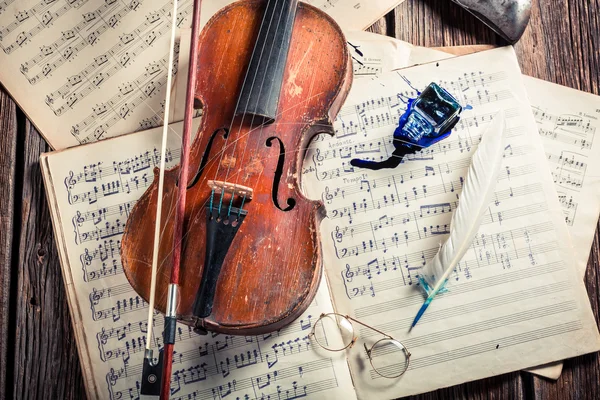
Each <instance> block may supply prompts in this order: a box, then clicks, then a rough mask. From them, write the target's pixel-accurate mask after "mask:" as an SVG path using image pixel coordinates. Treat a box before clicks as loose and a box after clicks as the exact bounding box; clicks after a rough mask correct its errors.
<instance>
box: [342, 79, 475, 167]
mask: <svg viewBox="0 0 600 400" xmlns="http://www.w3.org/2000/svg"><path fill="white" fill-rule="evenodd" d="M462 109H463V108H462V106H461V105H460V104H459V103H458V101H457V100H456V99H455V98H454V97H453V96H452V95H451V94H450V93H448V91H446V89H444V88H443V87H441V86H439V85H438V84H436V83H434V82H432V83H430V84H429V86H427V87H426V88H425V90H423V92H422V93H419V96H418V97H417V98H416V99H409V100H408V102H407V107H406V111H405V112H404V114H402V116H401V117H400V121H399V123H398V127H397V128H396V130H395V131H394V147H395V150H394V152H393V153H392V156H391V157H390V158H389V159H387V160H385V161H381V162H375V161H367V160H359V159H353V160H351V161H350V164H351V165H352V166H355V167H359V168H368V169H373V170H378V169H382V168H395V167H396V166H398V165H399V164H400V163H401V162H402V159H403V158H404V156H405V155H407V154H412V153H415V152H417V151H419V150H421V149H423V148H425V147H429V146H431V145H433V144H435V143H437V142H439V141H440V140H442V139H445V138H447V137H448V136H450V133H451V130H452V128H454V126H455V125H456V124H457V123H458V121H459V119H460V113H461V112H462Z"/></svg>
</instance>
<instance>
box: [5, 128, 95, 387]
mask: <svg viewBox="0 0 600 400" xmlns="http://www.w3.org/2000/svg"><path fill="white" fill-rule="evenodd" d="M24 136H25V137H24V146H23V149H22V150H23V163H24V174H23V177H22V179H23V182H22V193H20V194H19V198H20V199H22V206H21V215H20V216H18V217H17V218H20V221H19V222H20V225H21V232H20V237H19V254H18V264H17V265H18V271H13V279H17V292H18V296H17V299H16V304H15V305H14V306H15V307H16V321H15V327H14V329H16V335H15V337H16V343H14V344H11V345H14V346H15V351H14V354H15V359H14V371H15V372H14V389H13V395H14V398H17V399H84V398H85V391H84V386H83V379H82V376H81V369H80V366H79V359H78V356H77V348H76V343H75V339H74V334H73V329H72V328H71V321H70V317H69V311H68V308H67V300H66V294H65V289H64V284H63V280H62V275H61V270H60V263H59V259H58V254H57V251H56V247H55V244H54V235H53V231H52V225H51V221H50V213H49V209H48V204H47V202H46V197H45V192H44V184H43V181H42V174H41V169H40V166H39V163H38V159H39V156H40V154H41V153H42V152H45V151H49V150H50V148H49V147H48V146H47V145H46V143H45V142H44V140H43V139H42V137H41V136H40V135H39V134H38V132H37V131H36V130H35V129H34V128H33V126H32V125H31V124H30V123H29V121H27V122H26V127H25V133H24ZM15 256H16V255H15Z"/></svg>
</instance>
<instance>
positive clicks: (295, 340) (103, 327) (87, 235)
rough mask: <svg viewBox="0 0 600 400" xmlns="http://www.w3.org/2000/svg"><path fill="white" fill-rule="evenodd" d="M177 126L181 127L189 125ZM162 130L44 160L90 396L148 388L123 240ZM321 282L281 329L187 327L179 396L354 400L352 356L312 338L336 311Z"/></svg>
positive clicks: (143, 326) (142, 316)
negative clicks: (316, 326)
mask: <svg viewBox="0 0 600 400" xmlns="http://www.w3.org/2000/svg"><path fill="white" fill-rule="evenodd" d="M197 122H198V121H197V120H196V124H197ZM174 129H175V130H176V131H177V132H180V129H181V124H180V123H179V124H176V125H174ZM160 130H161V129H160V128H159V129H154V130H150V131H146V132H139V133H136V134H132V135H125V136H122V137H119V138H115V139H113V140H110V141H104V142H99V143H94V144H91V145H88V146H81V147H77V148H74V149H69V150H65V151H62V152H56V153H51V154H49V155H44V156H42V159H41V164H42V167H43V172H44V178H45V183H46V188H47V191H48V200H49V202H50V204H51V209H52V218H53V225H54V229H55V233H56V237H57V240H58V241H59V243H57V244H58V246H57V247H58V250H59V255H60V259H61V264H62V270H63V276H64V280H65V283H66V286H67V293H68V297H69V305H70V310H71V314H72V319H73V321H74V325H75V326H74V329H75V332H76V336H77V343H78V347H79V354H80V359H81V362H82V367H83V370H84V377H85V378H86V389H87V393H88V397H89V398H90V399H111V400H116V399H137V398H139V396H140V393H139V390H140V379H141V372H142V369H141V366H142V361H143V354H144V348H145V345H146V333H147V329H148V327H147V323H146V317H147V304H146V302H144V300H143V299H141V298H140V297H139V296H138V295H137V294H136V293H135V292H134V291H133V290H132V288H131V287H130V285H129V283H128V281H127V279H126V277H125V276H124V274H123V269H122V266H121V258H120V254H119V253H120V245H121V242H120V239H121V234H122V232H123V228H124V225H125V222H126V220H127V216H128V214H129V211H130V210H131V208H132V207H133V205H134V203H135V201H136V200H137V199H138V198H139V196H141V195H142V193H143V192H144V191H145V189H146V188H147V187H148V186H149V185H150V184H151V183H152V180H153V173H152V170H153V168H154V167H156V166H157V165H158V164H159V161H160V160H159V158H160V134H161V132H160ZM178 136H179V135H177V134H171V135H170V139H169V150H168V151H167V157H168V164H169V165H173V164H176V163H178V160H179V147H178V146H179V145H180V143H181V139H180V138H179V137H178ZM322 282H323V285H322V287H321V289H320V290H319V292H318V294H317V297H316V299H315V301H314V302H313V304H312V305H311V307H310V308H309V309H308V311H307V312H306V313H305V314H304V315H303V316H301V317H300V318H298V319H297V320H296V321H294V322H293V323H292V324H290V325H289V326H288V327H286V328H284V329H282V330H281V331H279V332H275V333H273V334H269V335H263V336H259V337H244V336H239V337H233V336H229V335H208V336H199V335H197V334H195V333H193V332H192V331H191V329H190V328H189V327H187V326H185V325H181V324H180V325H178V328H177V346H176V351H175V356H174V360H175V361H174V363H175V364H174V368H173V375H172V381H171V398H172V399H229V398H231V399H263V398H264V399H267V398H271V399H274V398H277V399H279V398H280V399H296V398H301V397H307V396H310V398H315V399H319V398H321V399H325V398H343V399H351V398H355V393H354V389H353V386H352V382H351V379H350V374H349V371H348V366H347V364H346V361H345V358H344V357H343V354H340V353H327V354H320V353H317V352H314V351H312V350H313V347H314V346H315V345H313V344H311V343H310V341H309V340H308V335H309V333H310V331H311V328H312V324H313V323H314V321H315V320H316V319H317V318H318V316H319V315H320V313H321V312H330V311H332V304H331V300H330V299H329V294H328V291H327V287H326V286H325V279H323V281H322ZM155 323H156V327H155V329H154V332H153V336H152V337H153V339H154V342H153V347H154V348H155V349H158V348H160V347H161V346H162V335H161V332H162V323H163V317H162V316H161V315H159V314H156V318H155ZM328 339H329V338H328ZM155 354H156V356H158V352H156V353H155Z"/></svg>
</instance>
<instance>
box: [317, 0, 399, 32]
mask: <svg viewBox="0 0 600 400" xmlns="http://www.w3.org/2000/svg"><path fill="white" fill-rule="evenodd" d="M404 1H405V0H306V3H308V4H310V5H313V6H315V7H319V8H320V9H322V10H323V11H325V12H326V13H327V14H329V15H331V16H332V17H333V19H335V20H336V21H337V22H338V24H340V26H341V27H342V29H345V30H363V29H367V28H368V27H369V26H371V25H373V23H374V22H375V21H377V20H378V19H379V18H381V17H383V16H384V15H385V14H387V13H388V12H390V11H392V10H393V9H394V8H395V7H396V6H398V5H399V4H401V3H403V2H404Z"/></svg>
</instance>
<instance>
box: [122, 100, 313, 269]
mask: <svg viewBox="0 0 600 400" xmlns="http://www.w3.org/2000/svg"><path fill="white" fill-rule="evenodd" d="M321 94H323V92H320V93H318V94H316V95H314V96H311V97H309V98H306V99H305V100H303V101H301V102H299V103H296V104H295V105H293V106H290V107H289V108H287V109H285V110H283V111H281V112H280V113H278V114H277V115H276V117H280V116H281V115H283V114H284V113H286V112H288V111H289V110H291V109H293V108H295V107H298V106H299V105H301V104H303V103H305V102H307V101H309V100H311V98H312V97H317V96H320V95H321ZM294 124H298V123H289V125H294ZM259 128H260V127H256V128H254V129H252V130H250V131H249V132H246V133H245V135H249V134H252V133H254V132H255V131H256V130H258V129H259ZM238 140H241V139H238ZM298 151H299V149H294V150H290V151H289V152H286V154H287V153H290V154H291V153H295V152H298ZM217 157H218V155H215V156H213V157H212V158H211V160H209V162H207V164H208V163H210V162H211V161H214V160H215V159H216V158H217ZM269 157H270V155H268V156H265V157H264V158H262V159H260V161H264V160H266V159H267V158H269ZM205 168H206V167H205ZM238 174H239V172H238ZM234 176H236V177H237V174H236V175H234ZM207 179H208V178H206V177H203V178H202V180H203V181H206V180H207ZM199 183H200V182H199ZM202 195H204V192H203V191H200V190H198V191H196V193H195V197H194V200H193V201H191V202H190V203H192V204H194V205H193V206H192V209H191V211H190V214H189V215H190V216H189V220H193V219H194V218H195V217H196V214H197V212H198V211H199V210H202V209H204V208H205V207H206V205H207V204H208V202H209V201H210V198H207V199H205V200H204V201H203V202H199V201H197V200H198V197H200V196H202ZM190 233H191V229H190V228H188V229H186V231H185V233H184V234H183V239H182V240H185V239H186V238H187V237H188V235H189V234H190ZM172 252H173V250H172V249H171V250H169V252H168V253H166V254H165V256H164V257H163V260H168V259H170V256H171V254H172ZM129 260H131V261H135V260H136V259H133V258H129ZM164 262H165V261H163V262H162V263H161V265H163V263H164Z"/></svg>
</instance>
